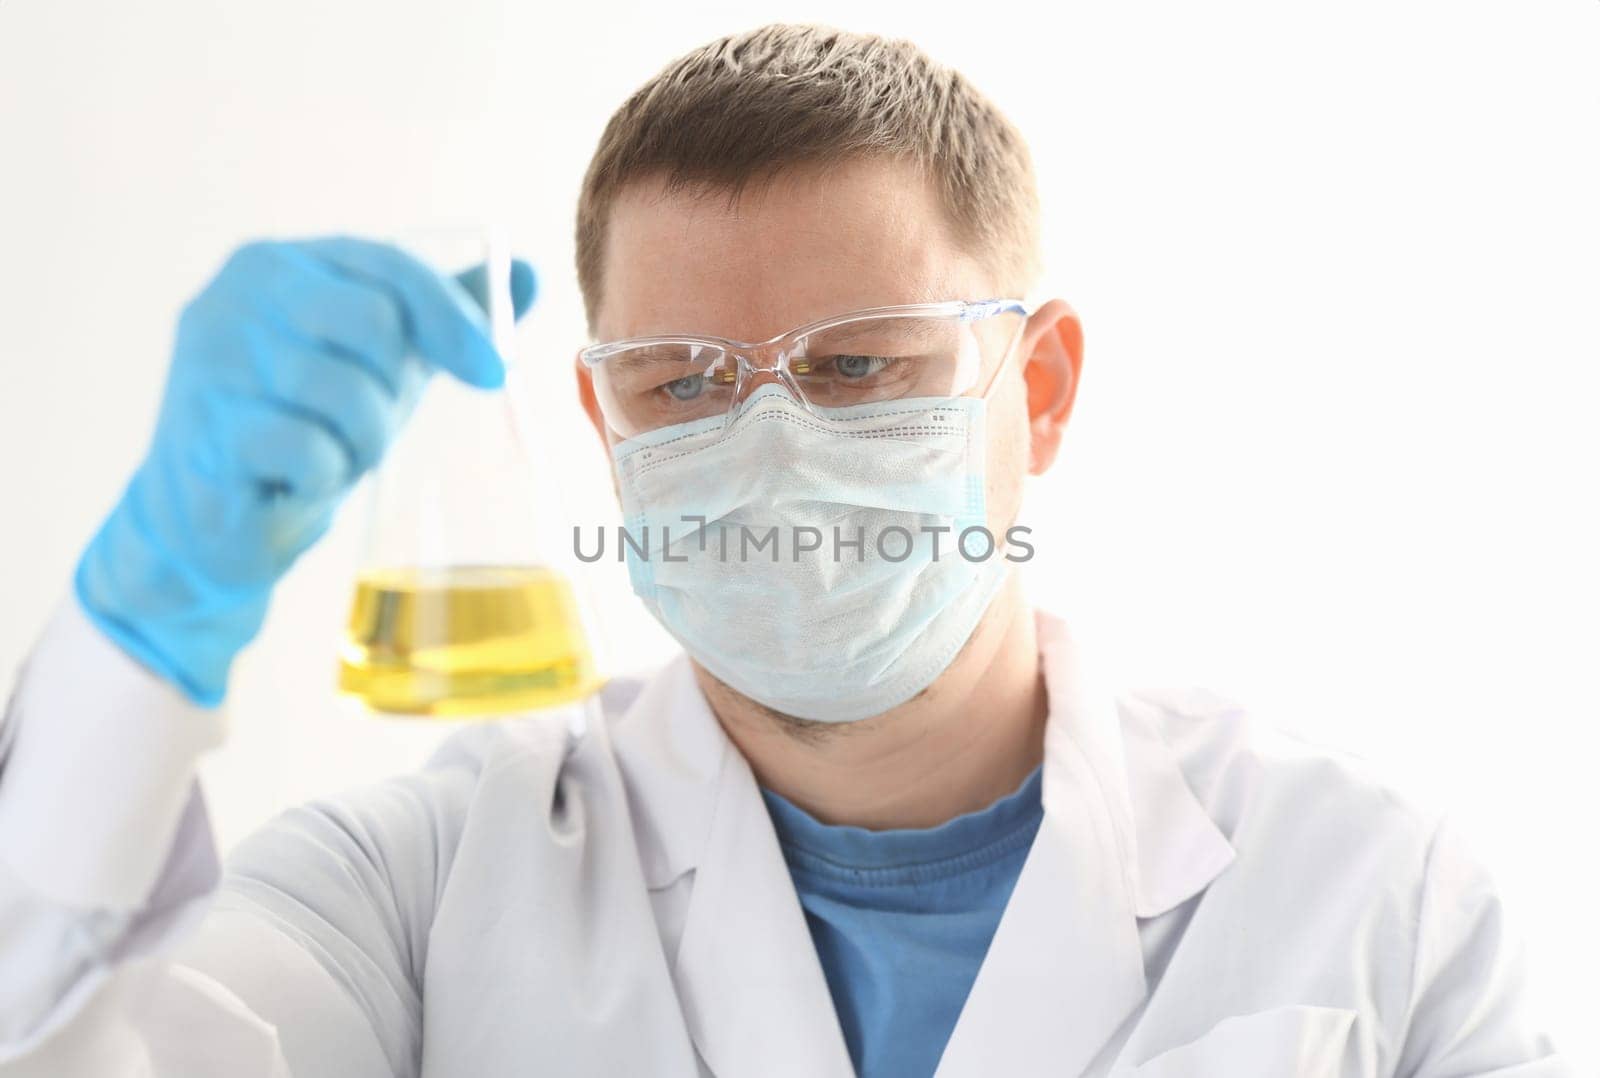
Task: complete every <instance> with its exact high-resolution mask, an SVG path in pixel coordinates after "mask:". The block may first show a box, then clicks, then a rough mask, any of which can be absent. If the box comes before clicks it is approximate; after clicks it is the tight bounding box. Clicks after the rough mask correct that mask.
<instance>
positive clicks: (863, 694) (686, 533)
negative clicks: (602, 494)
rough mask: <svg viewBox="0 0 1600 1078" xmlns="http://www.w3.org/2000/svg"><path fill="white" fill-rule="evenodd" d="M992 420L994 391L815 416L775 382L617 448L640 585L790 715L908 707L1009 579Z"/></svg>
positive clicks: (678, 630) (658, 607)
mask: <svg viewBox="0 0 1600 1078" xmlns="http://www.w3.org/2000/svg"><path fill="white" fill-rule="evenodd" d="M984 414H985V401H984V399H983V398H981V397H952V398H945V397H937V398H915V399H903V400H895V401H884V402H877V403H873V404H862V405H857V406H854V407H849V408H837V409H809V410H808V409H807V408H806V407H804V406H803V405H801V404H800V403H799V402H798V401H796V400H795V399H794V398H793V397H792V396H791V395H790V394H789V393H788V391H787V390H786V389H784V387H782V386H781V385H778V384H768V385H764V386H761V387H760V388H758V389H757V390H756V391H754V392H753V393H751V394H750V396H749V397H747V398H746V399H745V400H744V401H743V402H741V403H740V404H739V405H738V407H737V410H736V411H735V412H734V414H733V415H731V416H726V417H724V416H717V417H715V418H711V419H706V420H701V421H697V422H691V423H684V424H680V425H677V426H672V427H666V428H662V429H660V430H655V431H651V432H650V433H648V434H645V435H642V436H640V437H636V438H631V439H628V440H626V441H623V442H620V443H618V444H617V445H616V446H615V447H614V448H613V458H614V461H615V464H616V469H617V474H618V477H619V480H620V488H621V495H622V507H623V512H624V516H625V521H624V523H625V528H626V531H627V534H628V536H629V537H630V538H631V540H632V542H629V543H625V544H624V547H625V549H626V550H627V559H628V566H629V574H630V577H631V580H632V584H633V590H634V592H635V593H636V594H637V595H638V596H639V597H640V598H641V599H642V600H643V601H644V603H645V605H646V606H647V607H649V608H650V611H651V612H652V613H653V614H654V615H655V616H656V618H657V619H658V620H659V621H660V622H661V624H662V625H663V626H664V627H665V628H666V629H667V631H668V632H669V633H671V634H672V635H673V636H674V637H675V638H676V639H677V640H678V641H679V643H681V644H682V645H683V647H684V649H685V650H686V651H688V653H689V654H690V656H692V657H693V658H694V660H695V661H696V662H698V663H699V664H700V665H701V666H703V667H704V668H705V669H706V670H707V671H709V672H710V673H711V674H712V675H714V676H715V677H717V678H718V679H719V680H721V681H723V682H725V683H726V684H728V685H730V686H731V687H733V688H734V689H736V690H738V691H739V692H740V693H743V694H744V695H745V696H748V697H750V698H751V699H752V700H756V701H758V702H760V703H762V704H765V705H767V706H768V707H771V708H774V709H776V710H777V711H780V712H783V713H785V714H788V715H793V716H796V717H798V718H802V719H811V720H816V721H820V722H851V721H855V720H859V719H863V718H867V717H869V716H872V715H877V714H881V713H882V712H884V711H887V710H889V709H890V708H892V707H894V706H896V705H897V704H901V703H904V702H905V701H907V700H909V699H911V698H912V697H913V696H915V695H916V694H917V693H919V692H921V691H922V690H923V689H925V688H927V687H928V685H930V684H931V683H932V682H933V681H934V680H935V679H936V678H938V677H939V675H940V674H942V673H943V672H944V671H945V669H946V668H947V667H948V666H949V665H950V663H951V661H952V660H953V659H954V658H955V656H956V654H957V652H959V651H960V650H961V648H962V646H963V645H964V644H965V643H966V641H967V639H968V638H969V637H970V636H971V635H972V632H973V630H974V628H976V626H977V624H978V621H979V619H980V618H981V617H982V616H983V613H984V611H985V610H986V609H987V608H988V606H989V603H990V601H991V600H992V599H993V598H994V596H995V594H996V592H997V591H998V590H999V588H1000V586H1001V584H1002V583H1004V581H1005V578H1006V569H1007V568H1008V566H1007V563H1006V560H1005V559H1004V558H1003V557H1002V556H1001V552H1000V550H999V549H997V547H998V543H997V542H996V541H995V540H996V538H997V537H992V536H991V535H990V533H989V532H988V531H987V524H988V518H987V514H986V511H985V504H984V502H985V499H984V489H985V488H984V461H985V454H986V444H987V443H986V441H985V436H984ZM974 529H975V530H974ZM964 534H965V535H966V538H967V542H966V543H965V549H966V551H967V553H966V554H963V553H962V551H961V550H960V549H958V547H957V544H958V542H959V541H960V540H961V537H962V536H963V535H964ZM986 551H987V553H988V556H987V557H980V555H983V554H984V553H985V552H986Z"/></svg>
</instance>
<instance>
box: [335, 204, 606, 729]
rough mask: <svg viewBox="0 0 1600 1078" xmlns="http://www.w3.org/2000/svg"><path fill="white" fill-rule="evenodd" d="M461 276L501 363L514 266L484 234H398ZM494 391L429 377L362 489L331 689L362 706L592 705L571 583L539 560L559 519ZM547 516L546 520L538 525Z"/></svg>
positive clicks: (505, 399) (443, 712) (496, 710)
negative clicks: (362, 515) (363, 515)
mask: <svg viewBox="0 0 1600 1078" xmlns="http://www.w3.org/2000/svg"><path fill="white" fill-rule="evenodd" d="M400 245H401V246H402V247H405V248H407V249H408V250H410V251H411V252H412V253H413V254H416V255H418V256H419V257H421V258H423V259H424V260H425V261H427V262H428V263H430V264H431V265H432V266H433V267H434V268H435V269H437V270H439V271H440V272H441V273H444V274H447V275H450V276H454V277H457V278H458V279H460V280H464V281H470V282H471V283H470V287H469V291H471V292H473V293H474V294H475V297H476V298H477V299H478V301H479V302H480V304H481V305H482V306H483V308H484V310H485V312H486V314H487V316H488V320H489V326H490V330H491V334H492V337H493V340H494V343H495V346H496V348H497V349H499V351H500V354H501V355H502V356H503V357H505V358H506V359H507V361H508V363H510V362H512V357H511V354H510V352H511V348H510V344H511V333H510V330H511V326H512V322H513V320H514V317H513V313H512V295H511V258H510V255H509V251H508V248H507V247H506V245H505V243H504V242H503V239H502V238H501V237H500V235H499V234H498V233H496V232H495V231H493V230H489V229H483V230H448V231H435V232H427V233H416V234H411V235H407V236H405V237H402V238H401V240H400ZM526 421H527V419H526V417H522V416H519V414H518V413H517V412H515V411H514V410H513V409H512V408H511V407H510V398H509V396H508V394H507V393H505V392H503V391H493V390H481V389H476V388H473V387H470V386H467V385H465V384H463V383H461V382H459V381H457V380H456V379H454V378H452V377H451V376H450V375H448V374H444V373H438V374H435V375H433V376H432V377H431V378H429V379H428V380H427V382H426V384H425V386H424V388H423V389H422V392H421V395H420V397H419V399H418V400H417V403H416V407H415V409H414V410H413V412H412V414H411V416H410V418H409V419H408V420H407V422H406V424H405V426H404V427H403V428H402V429H401V431H400V433H399V434H398V436H397V437H396V438H395V441H394V443H393V444H392V445H391V446H390V448H389V452H388V453H387V454H386V456H385V458H384V461H383V463H382V464H381V465H380V467H379V468H378V470H377V471H376V473H374V475H373V476H372V477H371V479H370V480H369V491H368V498H369V511H370V518H369V524H368V538H367V548H366V554H365V561H364V565H363V567H362V569H361V571H360V574H359V577H358V579H357V582H356V590H355V598H354V601H353V602H352V604H351V609H350V618H349V623H348V626H347V629H346V638H345V643H344V647H343V653H342V655H341V656H340V665H339V687H340V689H341V690H342V691H344V692H346V693H349V694H351V695H354V696H356V697H358V698H359V699H360V700H361V701H362V702H363V703H365V704H366V705H367V706H368V707H369V708H371V709H373V710H375V711H380V712H387V713H391V714H399V715H413V716H437V717H446V716H449V717H455V716H474V715H480V716H488V715H499V714H507V713H513V712H521V711H528V710H532V709H536V708H544V707H555V706H559V705H563V704H568V703H571V702H573V701H575V700H579V699H582V698H583V697H585V696H588V695H589V694H590V693H592V692H593V691H594V690H595V689H596V688H598V687H599V684H600V678H599V677H598V675H597V672H596V669H595V663H594V659H593V656H592V653H591V651H590V648H589V642H588V635H587V634H586V633H585V631H584V624H583V618H582V616H581V614H580V610H579V604H578V601H577V599H576V596H575V595H574V592H573V589H572V587H571V584H570V582H569V581H568V580H567V578H566V576H565V575H564V574H563V573H562V572H561V571H560V570H559V569H558V568H556V567H554V566H553V565H551V564H550V563H549V562H548V561H547V560H546V559H545V558H544V557H543V556H542V555H543V553H544V552H545V551H547V550H550V549H552V548H551V546H550V545H549V538H550V536H551V528H552V525H553V524H555V519H554V518H555V517H557V516H558V515H559V509H558V503H559V497H558V492H557V491H556V490H555V489H554V483H553V481H552V478H551V476H550V474H549V473H550V467H549V465H548V464H547V463H546V462H544V461H540V460H536V459H532V456H531V454H530V453H529V452H527V451H526V446H527V445H528V443H529V439H528V438H527V437H526V435H527V433H528V432H526V431H523V430H520V429H519V422H526ZM541 514H544V515H546V516H547V517H549V518H550V519H546V520H541V519H540V517H541Z"/></svg>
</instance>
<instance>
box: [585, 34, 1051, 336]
mask: <svg viewBox="0 0 1600 1078" xmlns="http://www.w3.org/2000/svg"><path fill="white" fill-rule="evenodd" d="M870 156H882V157H890V158H898V159H904V160H908V161H910V162H912V163H914V164H916V165H918V166H920V167H921V169H922V170H923V171H924V173H925V174H926V175H928V176H929V177H930V178H931V179H932V180H933V182H934V185H935V188H936V190H937V191H938V194H939V198H940V200H941V202H942V205H943V207H944V210H945V213H946V215H947V216H948V219H949V223H950V224H951V225H952V226H953V229H954V234H955V236H956V238H957V239H958V241H960V242H961V243H962V244H963V245H964V246H966V247H967V248H968V249H969V250H970V251H972V252H973V253H974V254H977V255H979V256H980V257H982V258H983V259H984V260H985V261H986V262H987V263H988V264H989V265H991V266H992V267H993V269H994V271H995V272H996V273H998V274H999V275H1000V277H1001V278H1002V280H1003V283H1004V285H1005V286H1006V287H1007V288H1009V289H1010V290H1011V291H1012V292H1014V293H1017V294H1020V293H1021V292H1023V291H1024V290H1025V289H1026V288H1027V287H1028V286H1029V285H1030V284H1031V283H1032V280H1033V278H1034V276H1035V275H1036V274H1037V272H1038V267H1039V252H1038V247H1039V239H1038V234H1039V196H1038V190H1037V188H1036V186H1035V183H1034V176H1033V163H1032V160H1031V159H1030V157H1029V154H1028V148H1027V145H1026V144H1025V143H1024V142H1023V140H1022V136H1021V134H1020V133H1019V132H1018V131H1017V129H1016V128H1015V127H1013V126H1012V124H1011V123H1010V121H1008V120H1007V119H1006V118H1005V116H1003V115H1002V114H1001V113H1000V111H999V110H998V109H996V108H995V107H994V105H993V104H991V103H990V102H989V101H988V99H986V98H985V97H984V96H983V95H982V94H980V93H978V91H977V90H976V89H975V88H974V87H973V86H972V84H971V83H969V82H968V81H967V80H966V79H965V78H963V77H962V76H961V74H960V73H959V72H956V71H954V70H951V69H950V68H948V67H945V66H942V65H940V64H937V63H935V62H934V61H933V60H932V59H930V58H929V57H928V56H927V55H926V54H925V53H923V52H922V50H920V49H918V48H917V47H916V46H915V45H913V44H911V43H910V42H909V41H898V40H890V39H887V38H883V37H878V36H876V35H871V34H853V33H847V32H845V31H842V30H836V29H832V28H829V27H823V26H810V25H787V24H772V25H769V26H763V27H761V28H759V29H756V30H750V31H748V32H746V33H742V34H733V35H730V36H728V37H724V38H720V39H719V40H716V41H713V42H711V43H710V44H707V45H703V46H701V47H700V48H698V49H695V50H694V51H693V52H690V53H688V54H686V55H684V56H682V57H680V58H678V59H677V60H674V61H673V62H672V63H670V64H668V65H667V66H666V67H665V68H663V69H662V70H661V71H660V73H658V74H657V75H656V76H655V77H654V78H652V79H651V80H650V81H649V82H647V83H645V84H644V85H643V86H641V87H640V88H639V89H638V90H637V91H635V92H634V94H633V96H631V97H629V98H628V100H627V101H626V102H624V103H623V105H622V107H621V108H619V109H618V110H617V111H616V113H615V114H614V115H613V116H612V117H611V120H610V122H608V123H607V124H606V128H605V132H604V133H603V134H602V135H601V136H600V144H599V146H598V147H596V149H595V153H594V157H593V159H592V160H591V161H590V162H589V169H588V172H587V173H586V174H585V176H584V179H583V190H582V193H581V194H580V195H579V198H578V222H577V234H576V240H577V263H578V284H579V287H580V288H581V290H582V292H583V301H584V308H585V310H586V311H587V314H588V319H589V328H590V331H591V332H593V331H594V326H595V321H596V317H597V312H598V310H599V306H600V296H601V290H602V289H603V287H604V284H605V281H604V271H605V265H604V260H605V247H606V230H607V223H608V219H609V216H610V211H611V207H612V205H613V204H614V203H615V201H616V198H617V194H618V192H619V191H621V190H622V189H623V188H624V187H625V186H626V185H628V184H629V183H632V182H634V181H637V180H641V179H645V178H659V179H661V180H664V181H665V184H666V186H667V189H668V190H673V189H676V188H682V187H684V186H686V185H690V184H695V185H703V186H706V187H710V188H720V189H726V190H727V191H728V192H729V193H730V196H732V197H737V195H738V193H739V192H740V191H741V190H743V188H744V186H745V185H746V184H747V183H748V182H750V181H751V180H753V179H757V178H770V177H771V176H772V175H774V174H775V173H777V172H779V171H781V170H783V169H784V168H786V167H788V166H795V165H805V164H826V163H829V162H836V161H840V160H844V159H849V158H857V157H870ZM962 298H969V299H976V298H989V297H962Z"/></svg>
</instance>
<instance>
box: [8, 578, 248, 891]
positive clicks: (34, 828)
mask: <svg viewBox="0 0 1600 1078" xmlns="http://www.w3.org/2000/svg"><path fill="white" fill-rule="evenodd" d="M0 722H3V726H0V859H3V860H4V861H5V862H6V863H7V864H8V865H9V866H10V868H11V869H12V871H13V872H15V873H16V874H17V876H18V877H19V878H20V879H21V880H22V881H23V882H24V883H26V884H27V885H28V886H29V887H31V888H33V889H34V890H35V891H36V892H37V893H38V894H40V895H42V896H44V897H47V898H50V899H53V900H55V901H57V902H60V903H62V904H64V905H67V906H71V907H75V908H79V909H102V910H131V909H136V908H139V907H141V906H143V905H144V904H145V902H146V901H147V899H148V898H149V896H150V892H151V890H152V888H153V887H154V886H155V883H156V878H157V876H158V875H159V874H160V872H161V869H162V866H163V865H164V864H165V863H166V861H167V858H168V856H169V854H170V853H171V847H172V842H173V838H174V834H175V832H176V830H177V826H178V821H179V818H180V817H181V815H182V813H183V810H184V806H185V805H186V803H187V802H188V800H189V796H190V792H191V787H192V786H193V783H194V779H195V762H196V760H197V759H198V758H199V756H200V754H201V753H202V752H204V751H205V750H206V749H208V748H212V747H214V746H215V745H217V744H219V743H220V742H221V741H222V738H223V735H224V733H225V721H224V717H223V714H222V711H221V710H220V709H208V708H203V707H200V706H198V705H196V704H194V703H191V702H190V701H189V700H188V699H187V698H186V697H185V696H184V695H183V694H182V693H181V692H180V691H179V690H178V689H176V688H175V687H173V686H171V685H169V684H168V683H167V682H165V681H163V680H162V679H161V678H160V677H158V676H157V675H155V674H154V673H152V672H150V671H149V670H147V669H146V668H145V667H143V666H141V665H139V664H138V663H137V662H135V661H134V660H133V659H132V658H130V657H129V656H128V655H127V654H126V653H124V652H123V651H122V650H121V649H120V648H118V647H117V646H116V645H115V644H113V643H112V642H111V641H110V640H109V639H107V638H106V637H105V635H104V634H102V633H101V632H100V631H99V630H98V629H96V628H95V627H94V625H93V624H92V623H91V622H90V621H89V619H88V617H87V616H86V615H85V614H84V613H83V611H82V610H81V609H80V608H79V607H78V603H77V600H76V599H75V598H72V597H70V596H69V597H68V598H67V599H66V600H65V601H64V602H63V603H62V604H61V606H60V607H59V608H58V609H57V611H56V613H55V615H54V617H52V618H51V620H50V623H49V624H48V625H47V626H46V628H45V632H44V635H43V636H42V637H41V638H40V640H39V642H38V644H37V645H35V647H34V650H33V653H32V655H31V656H30V657H29V660H28V662H27V664H26V665H25V666H24V668H23V670H22V673H21V677H20V680H19V682H18V684H17V687H16V691H15V692H14V694H13V695H12V699H11V706H10V709H9V712H8V713H7V715H6V716H5V718H4V719H3V720H0ZM7 742H9V743H10V745H9V748H6V747H5V746H6V743H7Z"/></svg>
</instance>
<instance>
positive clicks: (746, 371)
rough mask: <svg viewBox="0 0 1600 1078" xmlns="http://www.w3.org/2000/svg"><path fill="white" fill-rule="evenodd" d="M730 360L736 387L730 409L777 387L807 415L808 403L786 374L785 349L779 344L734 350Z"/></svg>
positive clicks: (793, 381) (787, 359) (787, 373)
mask: <svg viewBox="0 0 1600 1078" xmlns="http://www.w3.org/2000/svg"><path fill="white" fill-rule="evenodd" d="M733 358H734V360H735V362H736V364H737V366H738V371H739V380H738V386H737V390H736V392H735V395H734V399H733V401H732V405H733V408H734V409H737V408H738V407H739V406H740V405H741V404H743V403H744V402H745V401H746V400H748V399H749V397H750V395H751V394H752V393H754V392H755V391H756V390H757V389H759V388H761V387H762V386H764V385H778V386H782V387H783V390H784V392H786V393H787V394H788V395H789V396H790V397H791V398H792V399H793V400H794V402H795V403H796V404H798V405H800V407H802V408H804V409H805V410H806V411H808V412H809V411H811V402H810V401H808V400H806V395H805V392H804V391H803V390H801V388H800V386H799V384H798V383H797V382H796V381H795V380H794V376H793V375H792V374H790V372H789V349H788V348H786V347H784V346H783V344H782V343H781V342H778V341H772V342H769V343H767V344H758V345H746V346H745V347H743V348H739V349H735V350H734V352H733Z"/></svg>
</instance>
